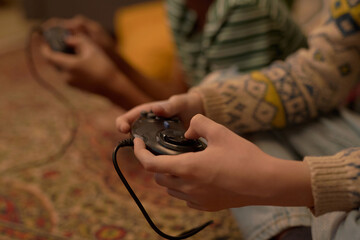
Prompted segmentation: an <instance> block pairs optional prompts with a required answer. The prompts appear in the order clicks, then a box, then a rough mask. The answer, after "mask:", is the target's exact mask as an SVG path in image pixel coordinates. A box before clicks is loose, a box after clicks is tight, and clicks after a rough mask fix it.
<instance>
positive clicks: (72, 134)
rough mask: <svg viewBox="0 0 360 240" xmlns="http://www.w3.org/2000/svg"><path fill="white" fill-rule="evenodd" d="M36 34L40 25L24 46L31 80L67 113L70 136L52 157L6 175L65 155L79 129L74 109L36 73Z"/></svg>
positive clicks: (31, 163)
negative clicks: (34, 39) (34, 42)
mask: <svg viewBox="0 0 360 240" xmlns="http://www.w3.org/2000/svg"><path fill="white" fill-rule="evenodd" d="M36 33H37V34H40V35H42V33H43V30H42V28H41V27H40V25H39V26H37V27H34V28H33V29H32V30H31V31H30V33H29V37H28V40H27V45H26V49H25V53H26V59H27V65H28V68H29V70H30V73H31V75H32V76H33V79H34V80H35V81H36V82H37V83H38V84H39V85H40V86H42V87H43V88H44V89H45V90H46V91H48V92H50V93H51V94H52V95H53V96H54V97H55V98H56V99H57V100H58V101H59V102H60V103H61V104H63V105H64V106H65V108H66V109H67V110H68V111H69V113H70V117H71V119H72V126H71V129H70V136H69V138H68V139H67V140H66V141H65V142H64V143H63V144H62V145H61V147H60V149H59V150H58V151H57V152H56V153H54V154H53V155H51V156H49V157H47V158H46V159H45V160H44V159H41V160H37V161H36V162H34V161H31V162H28V163H27V164H22V165H21V166H16V167H14V168H11V169H6V171H5V172H6V173H9V172H12V171H19V170H24V169H26V168H28V167H29V166H30V165H31V166H41V165H44V164H47V163H49V162H51V161H53V160H54V159H58V158H60V157H61V156H63V155H64V154H65V153H66V151H67V149H68V148H69V147H70V146H71V145H72V143H73V142H74V140H75V137H76V135H77V131H78V128H79V123H78V116H77V113H76V110H75V107H74V106H73V105H72V104H71V103H70V102H69V100H68V99H67V98H66V97H65V96H64V95H62V94H61V93H60V92H59V91H58V90H57V89H56V88H54V87H53V86H52V85H50V84H49V83H47V82H46V81H45V80H44V79H43V78H42V77H41V75H40V73H39V72H38V70H37V68H36V64H35V59H34V56H33V49H32V47H33V46H32V45H33V41H32V37H33V35H34V34H36Z"/></svg>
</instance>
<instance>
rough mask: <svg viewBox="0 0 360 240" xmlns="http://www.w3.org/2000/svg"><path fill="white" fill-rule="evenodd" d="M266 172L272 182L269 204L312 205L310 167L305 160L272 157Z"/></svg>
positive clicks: (269, 189)
mask: <svg viewBox="0 0 360 240" xmlns="http://www.w3.org/2000/svg"><path fill="white" fill-rule="evenodd" d="M268 172H269V174H270V175H269V176H270V177H269V179H271V182H272V184H271V186H270V188H268V196H267V197H268V201H269V204H271V205H276V206H306V207H313V205H314V199H313V195H312V189H311V175H310V169H309V166H308V165H307V164H306V163H305V162H302V161H293V160H283V159H279V158H273V164H271V167H270V170H269V171H268Z"/></svg>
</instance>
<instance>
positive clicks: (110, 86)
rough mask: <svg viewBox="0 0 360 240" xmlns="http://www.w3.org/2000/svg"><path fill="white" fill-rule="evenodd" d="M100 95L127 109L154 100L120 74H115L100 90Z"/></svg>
mask: <svg viewBox="0 0 360 240" xmlns="http://www.w3.org/2000/svg"><path fill="white" fill-rule="evenodd" d="M99 94H101V95H104V96H106V97H107V98H108V99H110V100H111V101H112V102H113V103H115V104H116V105H119V106H121V107H123V108H125V109H130V108H133V107H135V106H137V105H139V104H142V103H146V102H150V101H153V100H154V99H153V98H151V97H150V96H148V95H146V93H144V92H143V91H142V90H141V89H139V88H138V87H137V86H135V85H134V84H133V83H132V82H131V81H129V79H127V77H126V76H125V75H123V74H122V73H120V72H117V73H115V75H114V76H113V78H112V79H111V80H109V81H107V82H106V84H104V86H103V87H102V88H101V89H99Z"/></svg>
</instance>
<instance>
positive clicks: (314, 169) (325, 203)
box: [304, 152, 359, 216]
mask: <svg viewBox="0 0 360 240" xmlns="http://www.w3.org/2000/svg"><path fill="white" fill-rule="evenodd" d="M345 156H346V154H345V153H344V152H340V153H338V154H336V155H335V156H327V157H306V158H305V159H304V161H305V162H307V164H308V165H309V167H310V172H311V186H312V193H313V197H314V207H313V209H311V210H312V211H313V213H314V215H315V216H319V215H322V214H324V213H327V212H331V211H350V210H351V209H354V208H356V206H357V202H358V201H359V196H357V194H356V189H354V186H356V184H358V183H356V182H355V181H358V180H357V177H356V176H357V174H358V169H356V167H354V166H353V165H354V164H351V163H349V159H348V158H347V157H345Z"/></svg>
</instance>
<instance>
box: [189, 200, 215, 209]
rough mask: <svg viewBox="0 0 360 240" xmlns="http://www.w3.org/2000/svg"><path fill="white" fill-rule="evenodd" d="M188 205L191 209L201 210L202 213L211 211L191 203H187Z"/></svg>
mask: <svg viewBox="0 0 360 240" xmlns="http://www.w3.org/2000/svg"><path fill="white" fill-rule="evenodd" d="M186 204H187V206H188V207H189V208H193V209H196V210H200V211H210V210H209V209H208V208H206V207H203V206H201V205H199V204H197V203H194V202H191V201H188V202H186Z"/></svg>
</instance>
